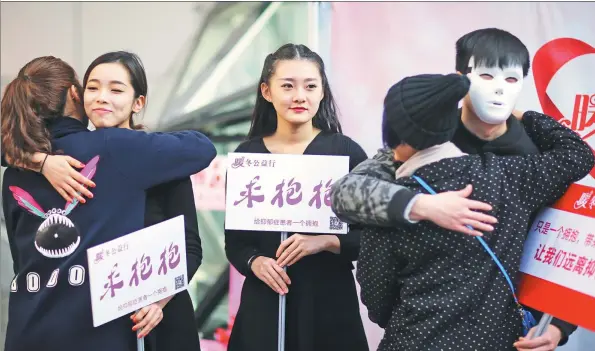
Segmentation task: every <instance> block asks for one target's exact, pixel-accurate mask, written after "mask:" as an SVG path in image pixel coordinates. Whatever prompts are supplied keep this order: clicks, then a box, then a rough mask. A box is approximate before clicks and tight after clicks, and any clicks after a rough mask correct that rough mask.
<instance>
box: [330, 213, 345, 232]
mask: <svg viewBox="0 0 595 351" xmlns="http://www.w3.org/2000/svg"><path fill="white" fill-rule="evenodd" d="M329 229H330V230H341V229H343V222H341V220H339V218H337V217H332V216H331V217H330V223H329Z"/></svg>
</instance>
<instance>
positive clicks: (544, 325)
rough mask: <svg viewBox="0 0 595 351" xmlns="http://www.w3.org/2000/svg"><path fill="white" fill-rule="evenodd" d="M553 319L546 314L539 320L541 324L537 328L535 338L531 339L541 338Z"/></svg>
mask: <svg viewBox="0 0 595 351" xmlns="http://www.w3.org/2000/svg"><path fill="white" fill-rule="evenodd" d="M552 317H553V316H552V315H551V314H548V313H544V314H543V316H541V319H540V320H539V324H537V328H536V329H535V333H533V336H532V337H531V339H535V338H537V337H540V336H542V335H543V334H544V333H545V331H546V329H547V327H548V325H550V323H551V321H552Z"/></svg>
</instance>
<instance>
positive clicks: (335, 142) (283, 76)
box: [225, 44, 368, 351]
mask: <svg viewBox="0 0 595 351" xmlns="http://www.w3.org/2000/svg"><path fill="white" fill-rule="evenodd" d="M235 151H236V152H242V153H276V154H298V155H302V154H303V155H342V156H349V163H350V165H349V167H350V169H352V168H353V167H355V166H356V165H357V164H359V163H360V162H362V161H363V160H365V159H366V154H365V152H364V151H363V150H362V148H361V147H360V146H359V145H358V144H357V143H355V142H354V141H353V140H351V139H350V138H348V137H346V136H344V135H343V134H341V125H340V123H339V120H338V118H337V112H336V105H335V101H334V99H333V95H332V92H331V89H330V86H329V82H328V79H327V77H326V74H325V70H324V63H323V61H322V59H321V58H320V56H318V54H316V53H315V52H313V51H311V50H310V49H308V48H307V47H306V46H304V45H294V44H286V45H283V46H282V47H280V48H279V49H278V50H277V51H275V52H274V53H272V54H269V55H268V56H267V57H266V59H265V62H264V67H263V70H262V74H261V78H260V82H259V86H258V91H257V98H256V106H255V108H254V113H253V116H252V125H251V128H250V132H249V135H248V140H247V141H245V142H243V143H242V144H241V145H240V146H238V148H237V149H236V150H235ZM278 238H279V235H275V233H270V232H265V233H262V232H251V231H235V230H226V231H225V250H226V254H227V258H228V259H229V261H230V262H231V264H232V265H233V266H234V267H235V268H236V269H237V270H238V271H239V272H240V273H241V274H242V275H244V276H245V277H246V280H245V281H244V285H243V288H242V295H241V302H240V307H239V311H238V313H237V316H236V319H235V322H234V325H233V330H232V332H231V337H230V341H229V346H228V349H229V350H230V351H238V350H259V351H273V350H276V349H277V325H278V324H277V322H278V300H279V299H278V297H279V294H286V295H287V312H286V333H285V335H286V339H285V349H286V350H287V351H312V350H327V351H333V350H337V351H338V350H341V351H342V350H352V351H362V350H368V344H367V341H366V336H365V333H364V328H363V324H362V320H361V317H360V313H359V302H358V297H357V292H356V288H355V281H354V277H353V274H352V270H353V264H352V261H355V260H356V259H357V256H358V251H359V240H360V239H359V238H360V233H359V231H358V230H357V229H356V228H351V230H350V231H349V233H348V234H346V235H311V234H301V233H293V234H291V233H290V235H289V237H288V239H287V240H285V241H284V242H282V243H281V244H280V242H279V239H278ZM284 267H287V272H285V271H284V270H283V268H284Z"/></svg>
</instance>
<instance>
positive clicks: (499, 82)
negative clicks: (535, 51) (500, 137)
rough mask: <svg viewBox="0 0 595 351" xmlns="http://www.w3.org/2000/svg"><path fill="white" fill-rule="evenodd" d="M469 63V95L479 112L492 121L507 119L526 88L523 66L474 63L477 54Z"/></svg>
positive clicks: (492, 122) (478, 114)
mask: <svg viewBox="0 0 595 351" xmlns="http://www.w3.org/2000/svg"><path fill="white" fill-rule="evenodd" d="M469 66H470V67H472V68H471V72H470V73H469V74H467V77H469V80H470V81H471V88H470V89H469V97H470V98H471V104H472V105H473V110H474V111H475V114H476V115H477V117H478V118H479V119H480V120H482V121H484V122H485V123H488V124H501V123H503V122H505V121H506V120H507V119H508V117H510V114H511V113H512V110H513V109H514V106H515V105H516V102H517V100H518V98H519V95H520V94H521V89H522V88H523V67H522V66H520V65H519V66H509V67H505V68H504V69H501V68H500V67H498V66H495V67H486V66H477V67H474V66H475V65H474V62H473V57H472V58H471V59H470V60H469Z"/></svg>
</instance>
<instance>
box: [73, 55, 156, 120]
mask: <svg viewBox="0 0 595 351" xmlns="http://www.w3.org/2000/svg"><path fill="white" fill-rule="evenodd" d="M144 99H145V97H144V96H139V97H137V98H136V97H135V91H134V88H133V87H132V84H131V82H130V74H129V73H128V71H127V70H126V68H125V67H124V66H123V65H121V64H120V63H103V64H100V65H97V66H96V67H95V68H94V69H93V70H92V71H91V73H90V74H89V78H88V80H87V82H86V87H85V92H84V99H83V100H84V105H85V112H86V113H87V116H89V119H90V120H91V123H93V125H95V127H96V128H105V127H125V128H129V126H130V118H131V117H132V114H133V113H138V112H139V111H140V110H141V109H142V108H143V106H144Z"/></svg>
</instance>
